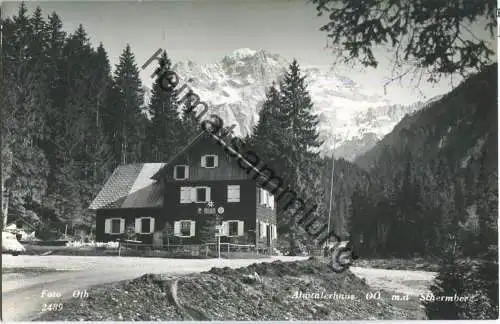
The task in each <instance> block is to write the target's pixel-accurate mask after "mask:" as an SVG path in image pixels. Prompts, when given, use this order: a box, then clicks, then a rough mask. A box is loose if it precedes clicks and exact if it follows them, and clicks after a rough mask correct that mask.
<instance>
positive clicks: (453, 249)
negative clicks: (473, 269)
mask: <svg viewBox="0 0 500 324" xmlns="http://www.w3.org/2000/svg"><path fill="white" fill-rule="evenodd" d="M445 246H446V248H445V252H444V258H443V264H442V266H441V268H440V270H439V273H438V276H437V277H436V279H435V280H434V283H433V285H432V286H431V292H432V293H433V294H434V295H435V296H454V295H455V294H457V295H458V296H463V293H464V292H465V289H464V280H465V278H466V276H465V273H464V271H463V270H464V267H463V265H462V264H461V263H460V262H459V261H458V258H459V256H460V252H459V248H458V244H457V241H456V237H455V236H454V233H450V234H449V235H448V237H447V242H446V245H445ZM462 304H463V302H461V301H444V300H443V301H441V300H435V301H425V302H424V306H425V312H426V314H427V317H428V318H429V319H431V320H453V319H461V318H463V317H462V316H463V313H462V308H463V305H462Z"/></svg>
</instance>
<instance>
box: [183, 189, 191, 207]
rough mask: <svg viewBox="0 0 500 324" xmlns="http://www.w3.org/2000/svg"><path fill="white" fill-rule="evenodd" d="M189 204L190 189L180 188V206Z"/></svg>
mask: <svg viewBox="0 0 500 324" xmlns="http://www.w3.org/2000/svg"><path fill="white" fill-rule="evenodd" d="M190 202H191V188H190V187H181V204H189V203H190Z"/></svg>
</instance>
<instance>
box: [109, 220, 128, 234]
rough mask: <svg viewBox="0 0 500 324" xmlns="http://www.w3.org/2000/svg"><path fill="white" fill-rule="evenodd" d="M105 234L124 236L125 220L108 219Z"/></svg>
mask: <svg viewBox="0 0 500 324" xmlns="http://www.w3.org/2000/svg"><path fill="white" fill-rule="evenodd" d="M104 233H106V234H123V233H125V219H123V218H108V219H106V220H105V221H104Z"/></svg>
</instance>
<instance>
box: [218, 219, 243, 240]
mask: <svg viewBox="0 0 500 324" xmlns="http://www.w3.org/2000/svg"><path fill="white" fill-rule="evenodd" d="M222 233H223V235H225V236H229V237H235V236H243V235H245V222H244V221H239V220H230V221H225V222H223V223H222Z"/></svg>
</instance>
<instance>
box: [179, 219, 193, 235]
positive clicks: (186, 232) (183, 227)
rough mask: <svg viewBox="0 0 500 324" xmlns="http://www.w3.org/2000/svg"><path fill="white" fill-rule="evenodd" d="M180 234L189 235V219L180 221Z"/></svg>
mask: <svg viewBox="0 0 500 324" xmlns="http://www.w3.org/2000/svg"><path fill="white" fill-rule="evenodd" d="M181 236H191V221H182V222H181Z"/></svg>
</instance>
